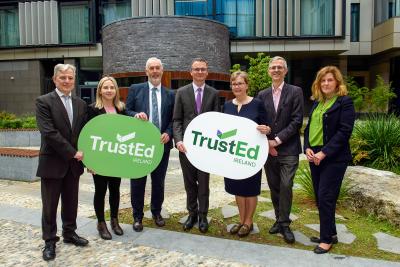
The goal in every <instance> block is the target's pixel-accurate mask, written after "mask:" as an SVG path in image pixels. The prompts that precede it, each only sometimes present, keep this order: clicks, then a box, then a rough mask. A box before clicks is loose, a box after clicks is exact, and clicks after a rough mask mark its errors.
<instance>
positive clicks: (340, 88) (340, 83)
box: [311, 66, 347, 101]
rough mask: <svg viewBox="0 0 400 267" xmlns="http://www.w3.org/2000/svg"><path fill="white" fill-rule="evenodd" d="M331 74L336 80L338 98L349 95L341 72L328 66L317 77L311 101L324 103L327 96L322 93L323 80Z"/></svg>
mask: <svg viewBox="0 0 400 267" xmlns="http://www.w3.org/2000/svg"><path fill="white" fill-rule="evenodd" d="M328 73H331V74H332V75H333V78H334V79H335V80H336V84H337V88H336V95H337V96H344V95H347V87H346V84H345V83H344V79H343V75H342V73H341V72H340V70H339V69H338V68H337V67H336V66H326V67H323V68H322V69H320V70H319V71H318V73H317V76H316V77H315V80H314V82H313V84H312V87H311V93H312V96H311V99H312V100H317V101H324V100H325V96H324V94H323V93H322V91H321V80H322V78H323V77H324V76H325V75H326V74H328Z"/></svg>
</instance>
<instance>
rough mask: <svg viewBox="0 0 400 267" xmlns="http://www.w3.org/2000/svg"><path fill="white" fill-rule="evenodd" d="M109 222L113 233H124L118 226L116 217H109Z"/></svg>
mask: <svg viewBox="0 0 400 267" xmlns="http://www.w3.org/2000/svg"><path fill="white" fill-rule="evenodd" d="M110 224H111V229H112V230H113V232H114V234H116V235H123V234H124V231H122V228H121V226H119V223H118V219H117V218H111V221H110Z"/></svg>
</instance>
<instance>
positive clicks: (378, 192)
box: [346, 166, 400, 226]
mask: <svg viewBox="0 0 400 267" xmlns="http://www.w3.org/2000/svg"><path fill="white" fill-rule="evenodd" d="M346 178H347V179H349V180H350V181H351V183H352V185H353V186H354V187H353V188H352V189H351V191H350V194H351V198H350V199H349V200H350V203H351V205H352V207H353V208H354V209H356V210H359V209H363V210H365V211H367V212H368V213H372V214H375V215H376V216H377V217H378V218H380V219H387V220H389V221H390V222H392V223H394V224H395V225H397V226H400V175H397V174H395V173H392V172H388V171H380V170H375V169H371V168H367V167H361V166H354V167H353V166H352V167H348V169H347V172H346Z"/></svg>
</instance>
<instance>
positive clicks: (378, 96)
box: [369, 75, 396, 112]
mask: <svg viewBox="0 0 400 267" xmlns="http://www.w3.org/2000/svg"><path fill="white" fill-rule="evenodd" d="M391 86H392V83H391V82H390V83H389V84H385V81H384V80H383V79H382V77H381V76H379V75H377V76H376V86H375V88H373V89H372V90H371V92H370V94H369V100H370V104H371V107H372V110H373V111H376V112H386V110H387V106H388V103H389V101H390V100H391V99H393V98H395V97H396V94H395V93H394V92H393V89H392V88H391Z"/></svg>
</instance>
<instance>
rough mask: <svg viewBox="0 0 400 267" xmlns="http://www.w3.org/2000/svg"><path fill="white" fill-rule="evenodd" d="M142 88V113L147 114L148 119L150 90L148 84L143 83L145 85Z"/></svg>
mask: <svg viewBox="0 0 400 267" xmlns="http://www.w3.org/2000/svg"><path fill="white" fill-rule="evenodd" d="M142 88H143V92H142V93H143V94H144V95H143V99H144V103H143V107H144V112H145V113H146V114H147V116H149V117H150V108H149V102H150V100H149V95H150V94H151V91H150V88H149V83H147V82H146V83H145V85H144V86H143V87H142Z"/></svg>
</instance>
